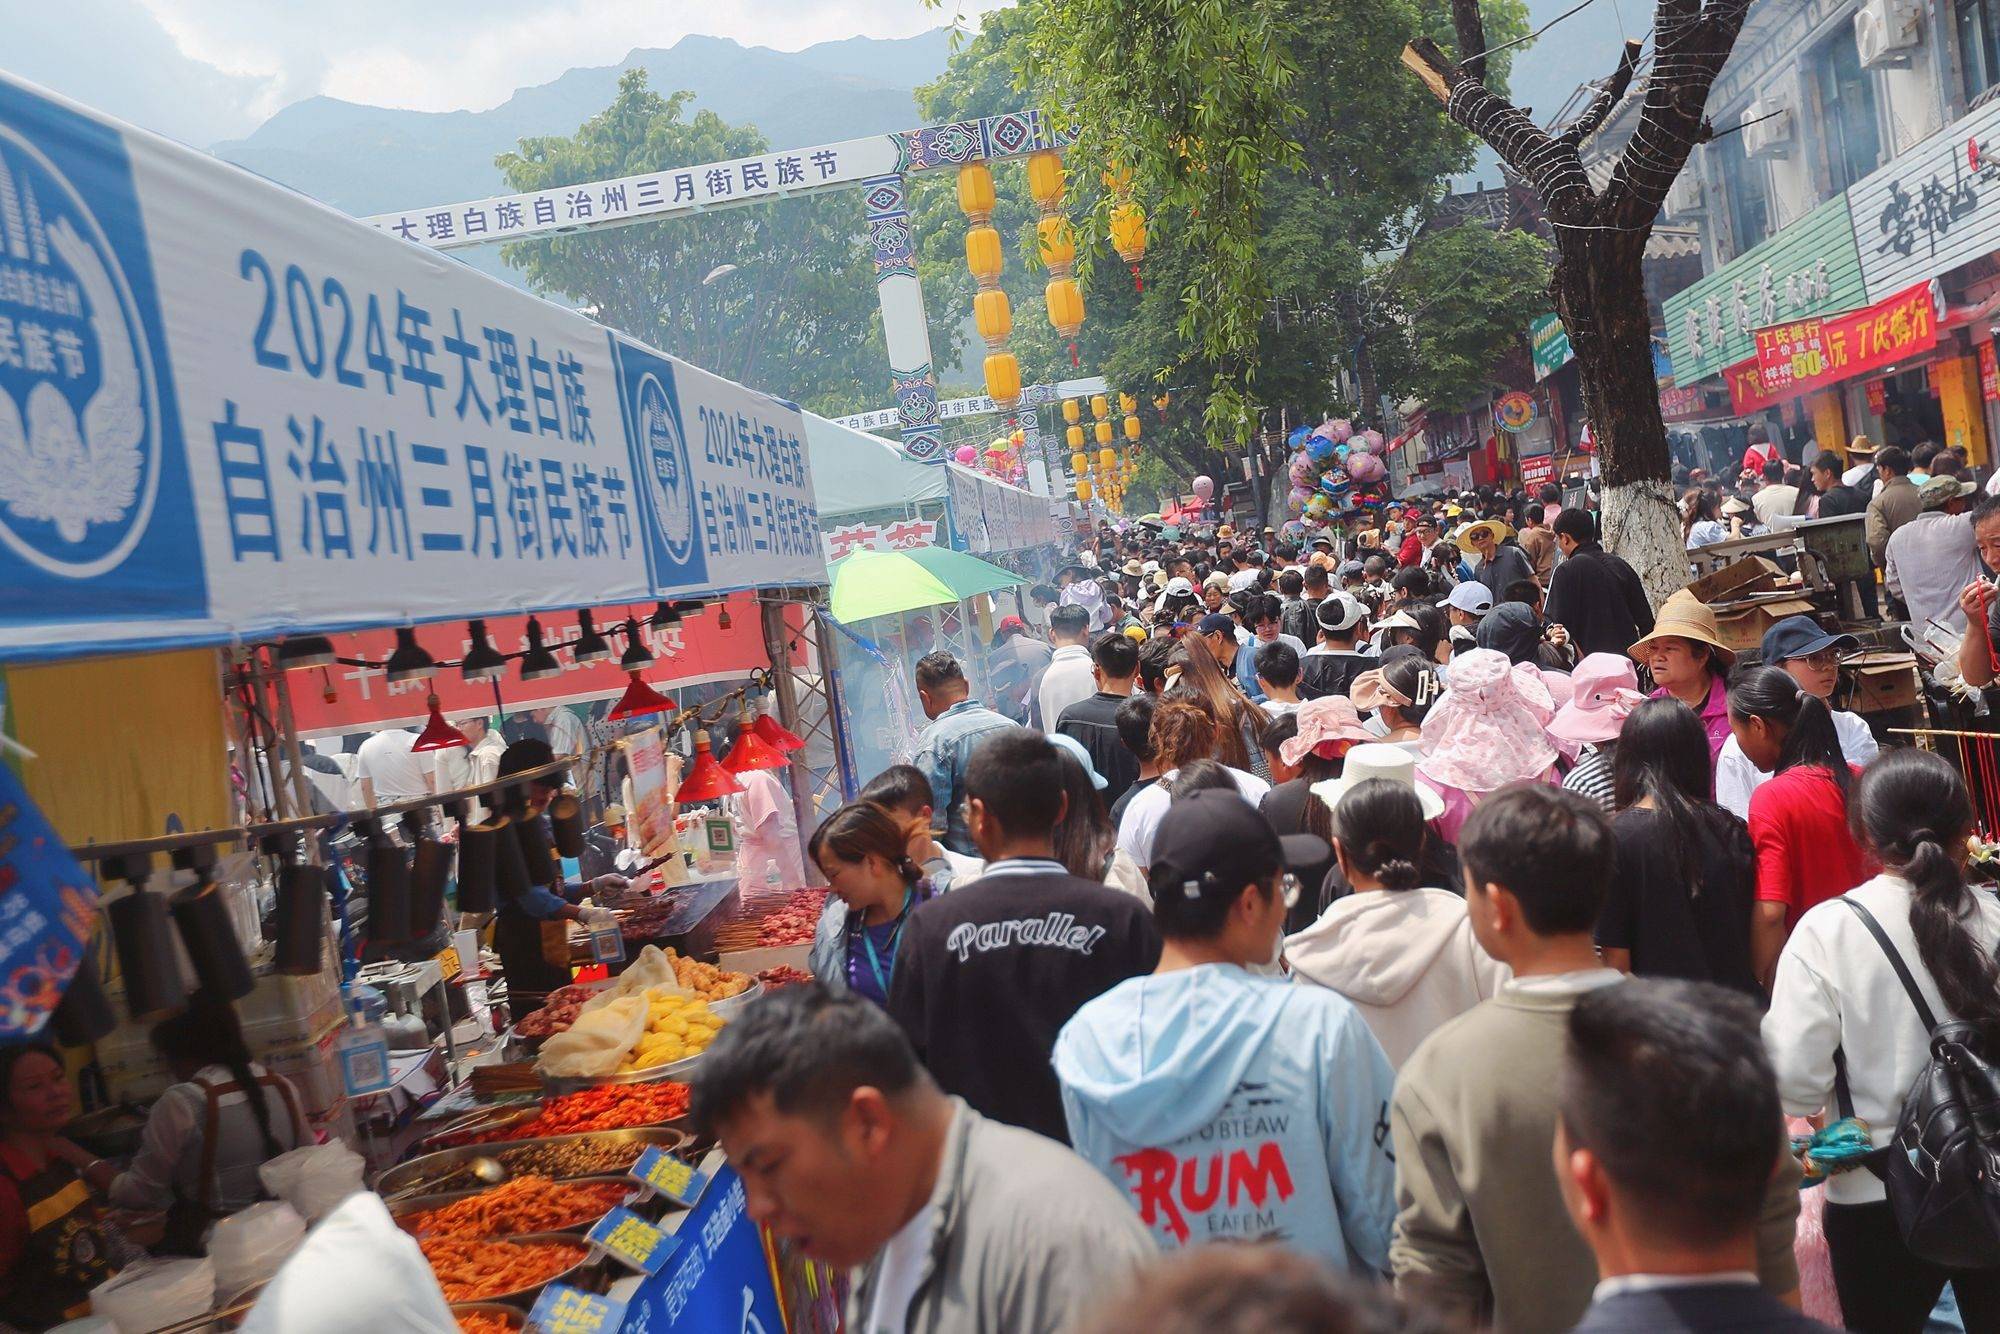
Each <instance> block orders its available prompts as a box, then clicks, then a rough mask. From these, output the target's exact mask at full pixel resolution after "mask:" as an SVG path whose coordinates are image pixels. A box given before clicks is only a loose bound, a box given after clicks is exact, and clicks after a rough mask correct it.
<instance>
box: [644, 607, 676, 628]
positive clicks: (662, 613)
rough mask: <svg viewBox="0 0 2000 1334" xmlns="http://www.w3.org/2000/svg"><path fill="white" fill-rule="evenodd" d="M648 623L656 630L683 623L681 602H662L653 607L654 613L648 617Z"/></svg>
mask: <svg viewBox="0 0 2000 1334" xmlns="http://www.w3.org/2000/svg"><path fill="white" fill-rule="evenodd" d="M646 623H647V624H648V625H650V626H652V627H653V628H654V629H655V630H664V629H666V628H667V627H668V626H670V625H679V624H680V623H681V609H680V606H679V604H678V603H673V602H662V603H660V604H659V605H658V606H656V607H654V608H653V614H652V615H651V616H649V617H647V618H646Z"/></svg>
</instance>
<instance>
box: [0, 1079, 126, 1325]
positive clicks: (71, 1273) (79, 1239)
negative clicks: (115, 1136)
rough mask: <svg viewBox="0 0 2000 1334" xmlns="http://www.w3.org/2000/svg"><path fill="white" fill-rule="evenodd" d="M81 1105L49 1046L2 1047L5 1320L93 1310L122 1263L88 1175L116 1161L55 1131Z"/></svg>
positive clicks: (48, 1320) (0, 1279)
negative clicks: (96, 1292) (96, 1295)
mask: <svg viewBox="0 0 2000 1334" xmlns="http://www.w3.org/2000/svg"><path fill="white" fill-rule="evenodd" d="M75 1114H76V1104H75V1101H74V1099H73V1098H72V1097H71V1096H70V1088H69V1075H68V1073H67V1072H65V1071H64V1069H63V1065H62V1061H61V1059H60V1058H59V1057H57V1055H56V1053H55V1050H54V1049H53V1048H50V1047H44V1046H38V1045H34V1044H25V1045H21V1046H13V1047H0V1321H3V1322H5V1323H6V1324H9V1325H12V1326H14V1327H15V1328H17V1329H48V1328H50V1327H51V1326H54V1325H59V1324H61V1323H62V1322H63V1321H65V1320H72V1319H75V1318H76V1317H78V1316H83V1315H88V1314H89V1313H90V1290H91V1289H92V1288H94V1287H96V1286H98V1285H99V1284H100V1283H103V1282H104V1281H105V1280H106V1279H108V1278H110V1277H111V1276H112V1275H113V1274H114V1273H116V1272H117V1270H118V1265H117V1264H116V1263H115V1262H114V1261H113V1259H112V1256H113V1245H114V1240H115V1239H114V1237H113V1234H112V1233H111V1232H110V1230H109V1229H108V1228H106V1227H105V1225H104V1215H103V1210H102V1209H101V1208H100V1207H99V1205H98V1202H97V1198H96V1196H94V1195H93V1194H92V1193H91V1188H90V1185H89V1183H88V1182H87V1181H86V1180H85V1174H86V1173H87V1172H91V1171H93V1170H94V1171H95V1172H97V1173H99V1174H101V1175H104V1176H108V1175H109V1173H110V1165H109V1164H108V1163H97V1162H95V1161H94V1160H93V1159H92V1158H91V1156H90V1154H89V1153H88V1152H87V1151H86V1150H84V1149H82V1148H80V1147H78V1146H77V1145H76V1144H73V1143H71V1142H70V1141H69V1140H67V1139H64V1138H63V1137H62V1136H61V1135H60V1134H58V1133H57V1132H58V1131H60V1130H61V1129H62V1127H63V1126H65V1125H66V1124H68V1122H69V1120H70V1118H71V1117H72V1116H74V1115H75Z"/></svg>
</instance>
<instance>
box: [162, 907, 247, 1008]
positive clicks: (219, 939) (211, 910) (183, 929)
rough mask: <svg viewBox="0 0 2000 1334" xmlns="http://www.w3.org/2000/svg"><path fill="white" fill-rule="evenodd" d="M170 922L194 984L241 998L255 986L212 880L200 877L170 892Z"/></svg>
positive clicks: (212, 992) (214, 993)
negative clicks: (191, 966) (177, 933)
mask: <svg viewBox="0 0 2000 1334" xmlns="http://www.w3.org/2000/svg"><path fill="white" fill-rule="evenodd" d="M173 910H174V925H175V926H176V927H178V928H179V929H180V933H181V944H182V945H184V946H186V947H187V952H188V961H189V962H190V963H192V964H194V977H195V984H196V985H197V986H199V987H200V988H201V989H202V990H203V991H205V992H207V993H208V994H209V995H211V996H214V997H216V998H218V999H221V1000H232V1001H233V1000H242V999H243V998H244V997H245V996H247V995H249V994H250V993H251V992H253V991H255V990H256V989H257V978H256V976H255V975H254V974H252V973H251V971H250V961H249V960H248V959H246V958H244V957H243V945H242V943H241V942H240V941H238V940H237V939H236V928H235V927H233V926H231V925H230V924H229V906H228V905H227V904H225V903H224V902H223V901H222V891H221V889H219V888H218V887H217V886H216V884H215V882H214V881H212V880H200V881H197V882H196V883H195V884H193V885H190V886H189V887H188V888H186V889H184V890H182V891H181V892H180V893H178V894H176V895H174V901H173Z"/></svg>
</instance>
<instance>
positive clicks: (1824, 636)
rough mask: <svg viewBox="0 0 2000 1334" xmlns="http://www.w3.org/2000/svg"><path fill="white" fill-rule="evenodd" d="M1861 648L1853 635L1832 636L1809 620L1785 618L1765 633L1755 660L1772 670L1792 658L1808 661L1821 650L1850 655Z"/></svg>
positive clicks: (1793, 617) (1795, 617)
mask: <svg viewBox="0 0 2000 1334" xmlns="http://www.w3.org/2000/svg"><path fill="white" fill-rule="evenodd" d="M1860 647H1861V641H1860V640H1858V639H1856V638H1855V637H1854V636H1853V635H1836V634H1832V633H1830V632H1828V631H1827V630H1825V629H1822V628H1821V626H1820V624H1819V622H1817V621H1815V620H1813V618H1812V617H1810V616H1787V617H1786V618H1785V619H1784V620H1782V621H1779V622H1778V623H1777V624H1776V625H1774V626H1772V627H1771V628H1770V629H1768V630H1766V631H1765V632H1764V642H1763V643H1762V644H1760V645H1759V646H1758V656H1759V657H1761V658H1762V659H1763V660H1764V662H1765V663H1766V664H1768V665H1769V666H1773V667H1775V666H1777V665H1778V664H1779V663H1781V662H1787V661H1790V660H1791V659H1793V658H1810V657H1811V656H1812V655H1813V654H1815V653H1818V652H1819V651H1820V650H1821V649H1828V648H1837V649H1839V650H1840V651H1841V652H1842V653H1852V652H1854V651H1855V650H1856V649H1858V648H1860Z"/></svg>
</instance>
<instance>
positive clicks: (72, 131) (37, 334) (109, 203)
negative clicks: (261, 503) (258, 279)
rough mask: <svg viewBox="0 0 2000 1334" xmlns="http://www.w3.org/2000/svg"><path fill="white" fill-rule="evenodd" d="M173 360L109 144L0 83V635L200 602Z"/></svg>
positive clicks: (128, 181) (136, 217)
mask: <svg viewBox="0 0 2000 1334" xmlns="http://www.w3.org/2000/svg"><path fill="white" fill-rule="evenodd" d="M169 366H170V363H169V360H168V357H167V348H166V339H165V335H164V332H163V329H162V325H161V320H160V315H159V305H158V297H157V293H156V291H155V289H154V283H153V273H152V266H151V261H150V258H149V256H148V252H147V247H146V239H145V230H144V225H143V223H142V220H141V214H140V209H139V202H138V198H137V196H136V193H135V191H134V187H133V181H132V169H131V164H130V162H129V160H128V159H127V157H126V153H125V149H124V144H123V141H122V139H121V137H120V136H119V135H118V133H117V132H116V131H115V130H113V129H111V128H110V127H108V126H106V125H104V124H102V123H100V122H97V121H94V120H91V119H89V118H87V117H84V116H80V115H77V114H76V113H74V112H72V111H70V110H69V109H68V108H66V107H62V106H58V105H56V104H53V103H51V102H48V101H45V100H43V99H41V98H37V97H34V96H32V95H30V94H27V93H25V92H24V91H22V90H21V89H19V88H16V87H14V86H13V85H10V84H7V83H5V82H0V627H4V626H5V625H8V624H18V623H33V622H36V621H39V620H43V619H45V618H46V617H47V616H48V614H49V608H50V606H51V605H52V604H56V605H68V604H69V603H70V602H71V601H72V600H73V599H75V597H76V595H77V592H78V590H79V589H81V588H87V589H88V599H87V601H88V606H89V612H88V615H90V616H91V617H92V618H106V619H108V618H118V619H126V618H146V619H182V618H196V617H200V616H201V615H203V614H204V613H205V612H206V610H207V599H206V590H205V587H204V581H203V577H202V567H201V564H200V562H199V561H189V560H187V559H186V558H185V553H186V552H187V551H189V550H193V549H198V548H199V537H198V534H197V532H196V528H195V519H194V509H193V504H192V502H191V500H190V492H189V486H188V477H187V471H186V464H185V459H184V455H183V452H182V449H181V441H180V419H179V415H178V412H177V410H176V407H175V402H174V390H173V378H172V375H171V373H170V369H169Z"/></svg>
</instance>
